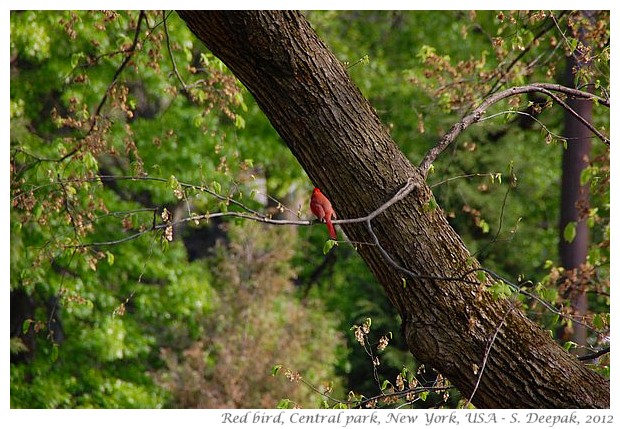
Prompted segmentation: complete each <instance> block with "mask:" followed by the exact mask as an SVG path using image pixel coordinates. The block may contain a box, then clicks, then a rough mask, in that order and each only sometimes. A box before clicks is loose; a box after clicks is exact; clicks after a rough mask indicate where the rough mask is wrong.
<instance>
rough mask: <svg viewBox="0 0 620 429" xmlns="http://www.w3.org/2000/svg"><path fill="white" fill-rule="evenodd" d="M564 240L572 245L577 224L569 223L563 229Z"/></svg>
mask: <svg viewBox="0 0 620 429" xmlns="http://www.w3.org/2000/svg"><path fill="white" fill-rule="evenodd" d="M563 236H564V240H565V241H567V242H568V243H572V242H573V240H574V239H575V237H576V236H577V222H569V223H567V224H566V226H565V227H564V233H563Z"/></svg>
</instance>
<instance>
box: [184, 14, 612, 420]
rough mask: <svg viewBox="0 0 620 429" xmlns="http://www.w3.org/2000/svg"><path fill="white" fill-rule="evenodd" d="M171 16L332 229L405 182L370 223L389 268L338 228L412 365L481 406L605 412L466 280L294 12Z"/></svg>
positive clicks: (522, 321) (440, 231) (458, 253)
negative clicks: (222, 76) (327, 204)
mask: <svg viewBox="0 0 620 429" xmlns="http://www.w3.org/2000/svg"><path fill="white" fill-rule="evenodd" d="M179 15H180V16H181V18H182V19H184V20H185V21H186V23H187V24H188V26H189V28H190V29H191V30H192V31H193V32H194V33H195V34H196V35H197V36H198V38H200V39H201V40H202V41H203V42H204V43H205V44H206V45H207V47H208V48H209V49H210V50H211V51H212V52H213V53H214V54H215V55H216V56H217V57H219V58H220V59H221V60H222V61H223V62H224V63H225V64H226V65H227V66H228V67H229V68H230V69H231V71H232V72H233V73H234V74H235V75H236V76H237V78H238V79H239V80H240V81H241V82H242V83H243V84H244V85H245V86H246V87H247V88H248V89H249V91H250V92H251V93H252V94H253V95H254V97H255V98H256V101H257V102H258V104H259V105H260V107H261V109H262V110H263V112H264V113H265V114H266V115H267V117H268V118H269V120H270V121H271V123H272V124H273V126H274V128H275V129H276V130H277V131H278V133H279V134H280V136H281V137H282V138H283V139H284V141H285V142H286V144H287V145H288V146H289V148H290V149H291V151H292V152H293V154H294V155H295V156H296V157H297V159H298V160H299V162H300V163H301V165H302V166H303V168H304V169H305V170H306V172H307V173H308V175H309V176H310V178H311V179H312V181H313V182H314V183H315V184H316V185H318V187H320V188H321V189H322V190H323V191H324V193H325V194H326V195H327V196H328V197H329V198H330V199H331V201H332V204H333V206H334V208H335V210H336V212H337V213H338V215H339V218H340V219H343V218H344V219H352V218H357V217H362V216H365V215H367V214H369V213H370V212H371V211H373V210H375V209H376V208H378V207H380V206H381V205H382V204H383V203H385V202H386V201H387V200H388V199H390V197H392V196H393V195H394V194H395V193H396V192H397V191H398V190H399V189H401V188H402V187H403V186H404V185H405V184H406V183H407V181H408V180H409V179H411V180H413V183H414V184H415V189H414V191H413V192H411V193H410V194H409V195H408V196H407V197H406V198H404V199H403V200H401V201H399V202H398V203H396V204H394V205H392V206H390V207H389V208H388V209H387V210H386V211H385V212H384V213H382V214H381V215H379V216H378V217H376V218H375V219H374V220H372V231H373V232H374V234H376V236H377V237H378V240H379V242H380V245H381V247H382V248H383V250H384V251H385V252H387V254H389V256H390V257H391V259H392V261H390V260H389V259H388V258H386V256H385V255H386V254H385V253H383V252H381V251H380V249H379V248H378V246H376V245H370V244H368V243H373V239H374V238H373V234H372V233H371V232H370V231H369V229H368V228H367V227H366V225H365V224H364V223H345V224H343V225H342V227H343V229H344V231H345V232H346V234H347V236H348V238H349V239H350V240H351V241H352V242H354V243H357V247H358V250H359V253H360V255H361V256H362V258H363V259H364V260H365V261H366V263H367V264H368V266H369V267H370V269H371V270H372V272H373V273H374V275H375V276H376V278H377V279H378V280H379V281H380V282H381V284H382V285H383V287H384V288H385V290H386V292H387V294H388V295H389V297H390V300H391V302H392V303H393V305H394V307H395V308H396V309H397V310H398V312H399V313H400V316H401V317H402V320H403V333H404V335H405V337H406V340H407V344H408V346H409V348H410V350H411V352H412V353H413V355H414V356H415V357H416V358H417V359H418V360H420V361H421V362H424V363H425V364H427V365H430V366H432V367H433V368H435V369H437V370H438V371H440V372H441V373H442V374H443V375H444V376H446V377H447V378H449V379H450V381H451V382H452V383H454V384H455V385H456V386H457V387H458V388H459V390H460V391H461V392H462V393H463V394H464V395H465V396H466V397H469V396H470V395H471V394H472V392H474V390H475V395H474V397H473V399H472V402H473V404H475V405H476V406H477V407H486V408H499V407H510V408H580V407H588V408H589V407H608V406H609V382H608V381H607V380H605V379H604V378H603V377H602V376H600V375H599V374H596V373H594V372H593V371H591V370H589V369H588V368H586V367H585V366H583V365H582V364H581V363H580V362H579V361H577V360H576V359H575V358H574V357H572V356H570V355H569V354H568V353H566V352H565V351H564V350H563V349H562V348H561V347H559V346H558V345H557V344H556V343H555V342H554V341H553V340H552V339H551V338H550V337H549V334H548V333H545V332H544V331H543V330H542V329H540V328H539V327H538V326H536V325H535V324H534V323H532V322H531V321H530V320H528V319H527V318H526V317H525V316H523V314H522V313H521V312H520V311H519V310H517V309H515V308H514V307H513V305H512V304H511V302H509V301H508V300H503V299H500V300H496V299H493V297H492V296H491V294H490V293H488V292H486V291H484V287H483V285H480V280H479V279H478V277H477V276H476V273H475V272H472V271H471V270H472V268H476V267H478V265H477V262H476V261H472V258H471V256H470V254H469V252H468V251H467V249H466V248H465V246H464V245H463V242H462V241H461V239H460V238H459V236H458V235H457V234H456V233H455V232H454V230H453V229H452V228H451V227H450V225H449V224H448V222H447V221H446V219H445V218H444V216H443V213H442V211H441V210H440V209H437V208H435V209H432V208H431V207H432V205H429V204H428V203H429V201H430V199H431V197H432V194H431V191H430V189H429V188H428V186H427V185H426V183H425V180H424V178H423V177H422V175H421V174H420V171H419V169H418V168H416V167H415V166H413V165H412V164H411V163H410V162H409V160H408V159H407V158H406V157H405V156H404V155H403V154H402V152H401V151H400V150H399V149H398V147H397V146H396V145H395V143H394V142H393V141H392V139H391V138H390V136H389V134H388V132H387V129H386V128H385V127H384V126H383V125H382V124H381V122H380V121H379V119H378V117H377V115H376V114H375V112H374V110H373V109H372V107H371V106H370V105H369V103H368V102H367V100H366V99H365V98H364V97H363V96H362V95H361V93H360V91H359V90H358V89H357V87H356V86H355V85H354V84H353V83H352V82H351V80H350V79H349V77H348V76H347V73H346V71H345V69H344V67H343V66H342V64H341V63H340V62H339V61H338V59H336V58H335V57H334V55H333V54H332V53H331V52H330V50H329V49H328V48H327V47H326V46H325V44H324V43H323V42H322V41H321V40H320V39H319V38H318V36H317V35H316V34H315V32H314V31H313V30H312V29H311V27H310V25H309V23H308V22H307V21H306V19H305V18H304V17H303V16H302V15H301V14H300V13H297V12H269V11H249V12H248V11H241V12H219V11H218V12H208V11H207V12H196V11H183V12H179ZM308 195H310V192H309V193H308ZM394 262H395V263H396V264H397V265H399V266H400V267H402V268H405V269H406V270H408V271H403V270H402V269H399V268H396V267H395V264H394ZM414 273H415V275H413V274H414ZM403 279H404V280H403ZM457 279H458V280H457ZM486 286H488V284H487V285H486ZM493 339H494V340H493ZM491 342H492V347H491V348H490V352H489V354H488V359H487V361H486V366H485V367H484V369H483V368H482V367H483V363H484V361H485V352H486V350H487V348H488V347H489V345H490V344H491ZM480 371H482V374H483V375H482V377H481V378H480V380H478V378H479V374H480ZM478 382H479V385H478V387H477V390H476V384H477V383H478Z"/></svg>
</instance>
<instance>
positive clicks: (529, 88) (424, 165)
mask: <svg viewBox="0 0 620 429" xmlns="http://www.w3.org/2000/svg"><path fill="white" fill-rule="evenodd" d="M530 92H540V93H543V94H545V95H548V96H549V97H551V98H552V99H553V100H554V101H555V102H557V103H558V104H559V105H560V106H562V107H563V108H564V109H566V111H567V112H568V113H570V114H571V115H572V116H574V117H575V118H576V119H577V120H578V121H579V122H581V123H582V124H584V125H585V126H586V127H588V129H589V130H590V131H592V133H594V135H596V136H597V137H598V138H599V139H601V141H602V142H603V143H605V144H606V145H609V138H608V137H606V136H604V135H603V134H602V133H601V132H600V131H598V130H597V129H596V128H595V127H594V126H593V125H592V124H590V123H589V122H588V121H587V120H585V119H584V118H582V117H581V116H580V115H579V114H578V113H577V112H575V111H574V110H573V109H572V108H571V107H570V106H569V105H568V104H567V103H565V102H564V101H563V100H562V99H560V98H559V97H558V96H557V95H556V94H555V92H559V93H562V94H566V95H568V96H570V97H573V98H576V99H582V100H593V101H595V102H596V103H598V104H601V105H603V106H605V107H610V101H609V99H605V98H602V97H598V96H596V95H594V94H590V93H589V92H585V91H580V90H578V89H574V88H569V87H566V86H563V85H558V84H549V83H533V84H531V85H524V86H516V87H513V88H509V89H506V90H504V91H500V92H498V93H496V94H493V95H491V96H489V97H488V98H486V99H485V100H484V101H483V102H482V103H480V105H479V106H478V107H477V108H476V109H474V110H473V111H472V112H471V113H470V114H469V115H467V116H465V117H464V118H463V119H461V120H460V121H459V122H457V123H456V124H454V125H453V126H452V128H451V129H450V131H448V133H447V134H446V135H444V136H443V137H442V138H441V140H439V143H437V145H436V146H434V147H433V148H432V149H431V150H429V151H428V152H427V153H426V155H425V156H424V158H423V159H422V162H421V163H420V170H421V171H422V174H424V176H426V174H427V173H428V170H429V168H430V167H431V164H432V163H433V162H434V161H435V160H436V159H437V157H438V156H439V155H440V154H441V153H442V152H443V151H444V150H446V148H447V147H448V146H450V144H451V143H452V142H453V141H454V140H456V138H457V137H458V136H459V135H460V134H461V133H462V132H463V131H464V130H465V129H466V128H468V127H469V126H470V125H472V124H475V123H476V122H478V121H480V120H481V118H482V115H483V114H484V112H486V110H487V109H488V108H489V107H491V106H492V105H494V104H495V103H498V102H499V101H501V100H504V99H506V98H510V97H513V96H515V95H518V94H525V93H530Z"/></svg>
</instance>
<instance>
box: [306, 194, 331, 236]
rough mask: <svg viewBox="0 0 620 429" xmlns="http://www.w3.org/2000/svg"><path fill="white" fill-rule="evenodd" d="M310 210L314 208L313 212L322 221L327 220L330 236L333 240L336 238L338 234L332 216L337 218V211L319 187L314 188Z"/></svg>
mask: <svg viewBox="0 0 620 429" xmlns="http://www.w3.org/2000/svg"><path fill="white" fill-rule="evenodd" d="M310 210H312V213H314V215H315V216H316V217H318V218H319V220H320V221H321V222H325V223H326V224H327V231H328V232H329V237H330V238H331V239H332V240H336V239H337V238H338V236H337V235H336V229H335V228H334V224H332V217H333V218H334V219H335V218H336V213H334V209H333V208H332V203H330V202H329V200H328V199H327V197H326V196H325V195H323V193H322V192H321V190H320V189H319V188H314V190H313V191H312V198H310Z"/></svg>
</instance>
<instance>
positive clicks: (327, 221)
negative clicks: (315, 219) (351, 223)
mask: <svg viewBox="0 0 620 429" xmlns="http://www.w3.org/2000/svg"><path fill="white" fill-rule="evenodd" d="M325 224H326V225H327V231H328V232H329V237H330V238H331V239H332V240H337V239H338V235H337V234H336V228H334V224H333V223H332V220H331V219H330V218H327V219H325Z"/></svg>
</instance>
